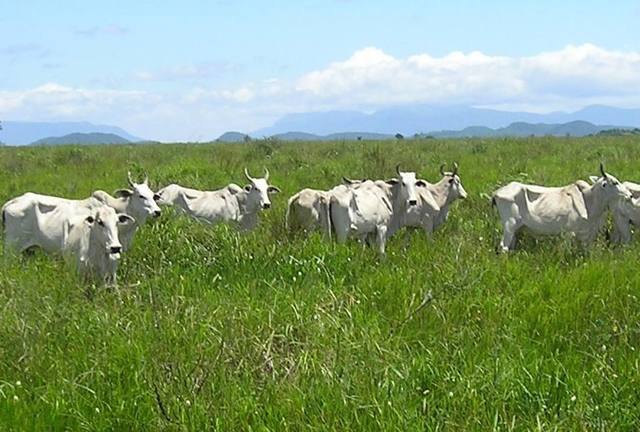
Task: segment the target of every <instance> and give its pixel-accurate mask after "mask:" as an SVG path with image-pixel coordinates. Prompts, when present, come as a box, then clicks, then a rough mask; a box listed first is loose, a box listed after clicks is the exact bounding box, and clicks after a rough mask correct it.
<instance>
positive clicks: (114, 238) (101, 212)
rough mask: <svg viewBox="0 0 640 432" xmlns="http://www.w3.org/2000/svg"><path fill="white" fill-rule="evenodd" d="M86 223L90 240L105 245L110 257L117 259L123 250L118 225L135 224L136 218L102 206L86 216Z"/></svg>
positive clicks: (96, 245)
mask: <svg viewBox="0 0 640 432" xmlns="http://www.w3.org/2000/svg"><path fill="white" fill-rule="evenodd" d="M85 223H86V224H87V225H88V226H89V230H90V235H89V241H90V242H91V243H92V245H93V246H95V247H98V248H100V247H103V248H104V251H105V254H106V255H107V256H108V257H109V259H111V260H117V259H119V258H120V253H121V252H122V244H121V243H120V239H119V238H118V225H128V224H133V223H135V219H133V218H132V217H131V216H129V215H127V214H124V213H120V214H117V213H116V211H115V210H114V209H113V208H112V207H109V206H101V207H98V208H97V209H95V210H94V211H93V213H92V214H91V215H89V216H87V217H86V218H85Z"/></svg>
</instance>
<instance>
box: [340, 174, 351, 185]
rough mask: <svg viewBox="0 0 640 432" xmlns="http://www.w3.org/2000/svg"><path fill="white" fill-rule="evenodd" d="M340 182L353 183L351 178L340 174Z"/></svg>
mask: <svg viewBox="0 0 640 432" xmlns="http://www.w3.org/2000/svg"><path fill="white" fill-rule="evenodd" d="M342 182H343V183H346V184H353V180H351V179H350V178H349V177H347V176H342Z"/></svg>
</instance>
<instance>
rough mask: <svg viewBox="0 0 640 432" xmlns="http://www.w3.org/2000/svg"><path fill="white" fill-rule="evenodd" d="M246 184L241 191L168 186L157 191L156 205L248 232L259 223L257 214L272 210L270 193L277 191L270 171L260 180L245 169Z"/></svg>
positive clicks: (229, 188)
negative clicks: (176, 208) (172, 208)
mask: <svg viewBox="0 0 640 432" xmlns="http://www.w3.org/2000/svg"><path fill="white" fill-rule="evenodd" d="M244 175H245V177H246V178H247V179H248V180H249V184H248V185H246V186H245V187H244V188H241V187H240V186H238V185H236V184H233V183H231V184H229V185H228V186H226V187H225V188H223V189H220V190H216V191H200V190H196V189H189V188H185V187H182V186H180V185H177V184H171V185H169V186H167V187H165V188H163V189H161V190H160V191H158V195H159V201H158V202H159V203H160V204H164V205H174V206H176V207H178V208H180V209H181V210H182V211H184V212H185V213H186V214H188V215H190V216H192V217H194V218H196V219H199V220H201V221H203V222H206V223H210V224H216V223H218V222H235V223H237V224H238V226H239V227H240V228H241V229H242V230H251V229H253V228H254V227H255V226H256V225H257V224H258V212H260V211H261V210H266V209H269V208H270V207H271V201H270V200H269V194H273V193H278V192H280V189H278V188H277V187H276V186H273V185H270V184H269V170H267V169H266V168H265V175H264V177H263V178H253V177H251V176H250V175H249V172H248V171H247V169H246V168H245V170H244Z"/></svg>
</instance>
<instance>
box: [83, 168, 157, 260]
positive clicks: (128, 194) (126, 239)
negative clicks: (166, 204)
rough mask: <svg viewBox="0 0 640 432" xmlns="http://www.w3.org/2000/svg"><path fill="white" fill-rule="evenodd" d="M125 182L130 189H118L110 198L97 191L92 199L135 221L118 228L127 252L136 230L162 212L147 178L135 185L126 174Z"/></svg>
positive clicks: (104, 193)
mask: <svg viewBox="0 0 640 432" xmlns="http://www.w3.org/2000/svg"><path fill="white" fill-rule="evenodd" d="M127 181H128V182H129V186H130V187H131V189H119V190H117V191H116V192H115V193H114V195H115V197H112V196H111V195H109V194H108V193H106V192H104V191H101V190H98V191H95V192H94V193H93V195H92V196H93V198H95V199H97V200H99V201H100V202H101V203H104V204H106V205H108V206H109V207H113V208H114V209H115V210H116V212H117V213H126V214H128V215H131V216H132V217H133V218H134V219H135V223H133V224H127V225H122V226H121V227H120V228H119V231H120V241H121V242H122V246H123V248H124V250H125V251H127V250H129V248H130V247H131V244H132V242H133V237H134V236H135V234H136V232H137V230H138V228H140V226H142V225H144V223H145V222H146V221H147V219H148V218H150V217H151V218H157V217H159V216H160V214H161V213H162V211H161V210H160V207H158V204H157V203H156V200H158V199H159V198H160V197H159V195H158V194H155V193H154V192H153V191H152V190H151V188H150V187H149V177H148V176H147V175H145V177H144V181H143V182H142V183H136V182H134V181H133V180H132V179H131V173H130V172H128V173H127Z"/></svg>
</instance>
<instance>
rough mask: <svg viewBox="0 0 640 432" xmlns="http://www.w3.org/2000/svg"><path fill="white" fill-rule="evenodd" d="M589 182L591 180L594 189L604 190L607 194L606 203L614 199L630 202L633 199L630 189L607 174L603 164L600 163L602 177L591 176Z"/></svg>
mask: <svg viewBox="0 0 640 432" xmlns="http://www.w3.org/2000/svg"><path fill="white" fill-rule="evenodd" d="M589 180H591V183H593V186H594V187H598V188H602V190H603V191H604V192H605V200H606V201H609V200H611V199H614V198H619V199H623V200H626V201H628V200H631V198H633V195H632V194H631V192H630V191H629V189H627V188H626V187H625V186H624V185H623V184H622V183H621V182H620V181H619V180H618V179H617V178H615V177H614V176H612V175H611V174H608V173H606V172H605V170H604V165H603V164H602V162H600V176H589Z"/></svg>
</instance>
